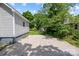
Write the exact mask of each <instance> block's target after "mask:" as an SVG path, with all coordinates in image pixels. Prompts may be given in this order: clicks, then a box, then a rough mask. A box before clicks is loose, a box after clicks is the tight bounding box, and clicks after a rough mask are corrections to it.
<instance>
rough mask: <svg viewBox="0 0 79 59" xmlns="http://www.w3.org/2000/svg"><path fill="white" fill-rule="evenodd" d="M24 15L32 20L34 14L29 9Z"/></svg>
mask: <svg viewBox="0 0 79 59" xmlns="http://www.w3.org/2000/svg"><path fill="white" fill-rule="evenodd" d="M22 15H23V16H24V17H25V18H27V19H28V20H29V21H32V20H33V15H32V14H31V12H29V11H26V12H23V14H22Z"/></svg>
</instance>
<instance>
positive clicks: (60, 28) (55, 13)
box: [42, 3, 73, 38]
mask: <svg viewBox="0 0 79 59" xmlns="http://www.w3.org/2000/svg"><path fill="white" fill-rule="evenodd" d="M72 6H73V4H65V3H50V4H49V3H48V4H44V5H43V10H42V12H43V14H45V15H47V16H48V20H49V21H48V22H49V23H48V25H47V27H46V32H47V33H49V34H53V35H54V36H56V37H59V38H63V37H64V36H67V35H68V34H70V30H71V26H70V25H68V24H65V23H64V21H67V20H69V21H70V20H71V15H70V13H69V9H70V7H72Z"/></svg>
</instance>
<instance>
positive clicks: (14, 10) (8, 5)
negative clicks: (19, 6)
mask: <svg viewBox="0 0 79 59" xmlns="http://www.w3.org/2000/svg"><path fill="white" fill-rule="evenodd" d="M3 4H4V5H6V6H7V7H9V8H10V9H11V10H12V11H13V12H15V13H16V14H18V15H19V16H20V17H21V18H22V19H24V20H26V21H27V22H29V20H27V18H25V17H24V16H22V14H21V13H20V12H18V11H17V10H16V9H14V8H13V7H12V6H11V5H10V4H8V3H3Z"/></svg>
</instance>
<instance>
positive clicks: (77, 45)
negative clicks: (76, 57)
mask: <svg viewBox="0 0 79 59" xmlns="http://www.w3.org/2000/svg"><path fill="white" fill-rule="evenodd" d="M65 41H67V42H68V43H70V44H72V45H74V46H76V47H78V48H79V40H74V39H71V38H69V37H68V38H66V39H65Z"/></svg>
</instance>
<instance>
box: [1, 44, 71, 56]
mask: <svg viewBox="0 0 79 59" xmlns="http://www.w3.org/2000/svg"><path fill="white" fill-rule="evenodd" d="M0 55H2V56H72V55H71V54H70V53H68V52H66V51H65V52H63V51H61V50H60V49H58V48H57V47H54V46H52V45H47V46H41V45H39V46H37V47H36V48H32V45H31V44H27V43H26V44H24V45H22V44H21V43H15V44H13V45H12V46H9V47H6V48H5V49H3V50H2V51H1V52H0Z"/></svg>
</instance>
